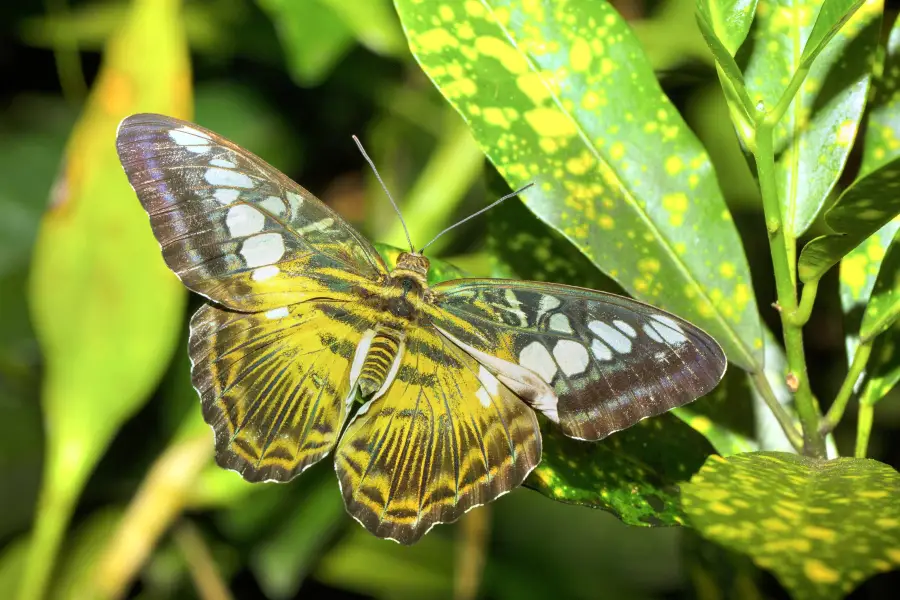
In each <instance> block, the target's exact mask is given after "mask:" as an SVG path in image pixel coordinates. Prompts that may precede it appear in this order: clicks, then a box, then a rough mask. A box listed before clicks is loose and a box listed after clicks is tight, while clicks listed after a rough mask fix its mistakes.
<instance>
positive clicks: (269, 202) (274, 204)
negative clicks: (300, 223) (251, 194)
mask: <svg viewBox="0 0 900 600" xmlns="http://www.w3.org/2000/svg"><path fill="white" fill-rule="evenodd" d="M259 205H260V206H261V207H262V208H263V209H265V210H266V211H268V212H270V213H272V214H273V215H275V216H276V217H280V216H282V215H283V214H284V200H282V199H281V198H279V197H278V196H268V197H266V199H265V200H263V201H262V202H260V203H259Z"/></svg>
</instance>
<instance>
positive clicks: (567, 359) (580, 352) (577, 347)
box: [553, 340, 590, 375]
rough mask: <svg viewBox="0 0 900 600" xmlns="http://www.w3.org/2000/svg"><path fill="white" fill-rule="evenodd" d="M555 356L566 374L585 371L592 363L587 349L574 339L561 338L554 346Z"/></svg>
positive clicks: (576, 373)
mask: <svg viewBox="0 0 900 600" xmlns="http://www.w3.org/2000/svg"><path fill="white" fill-rule="evenodd" d="M553 357H554V358H555V359H556V362H557V363H559V368H560V369H562V371H563V373H565V374H566V375H579V374H581V373H584V370H585V369H587V366H588V364H589V363H590V358H588V353H587V349H585V347H584V346H582V345H581V344H580V343H579V342H574V341H572V340H560V341H558V342H556V346H554V347H553Z"/></svg>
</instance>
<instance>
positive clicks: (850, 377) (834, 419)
mask: <svg viewBox="0 0 900 600" xmlns="http://www.w3.org/2000/svg"><path fill="white" fill-rule="evenodd" d="M870 354H872V340H869V341H867V342H862V343H860V344H859V346H857V347H856V354H854V355H853V363H852V364H851V365H850V370H849V371H847V376H846V377H845V378H844V383H842V384H841V389H840V390H838V393H837V396H835V398H834V402H832V404H831V408H829V409H828V414H827V415H825V418H824V419H822V424H821V425H820V427H819V431H820V432H822V433H823V434H826V433H831V432H832V431H833V430H834V428H835V427H837V425H838V423H840V422H841V417H843V416H844V410H846V408H847V403H848V402H849V401H850V396H852V395H853V387H854V386H855V385H856V382H857V381H858V380H859V376H860V375H862V372H863V369H865V368H866V363H868V362H869V355H870Z"/></svg>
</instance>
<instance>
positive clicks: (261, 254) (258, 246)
mask: <svg viewBox="0 0 900 600" xmlns="http://www.w3.org/2000/svg"><path fill="white" fill-rule="evenodd" d="M241 256H243V257H244V260H245V261H246V262H247V266H248V267H251V268H253V267H262V266H265V265H271V264H272V263H275V262H278V261H279V260H281V257H282V256H284V240H283V239H282V238H281V234H280V233H261V234H259V235H254V236H253V237H251V238H247V239H246V240H245V241H244V245H243V246H241Z"/></svg>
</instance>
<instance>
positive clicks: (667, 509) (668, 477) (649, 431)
mask: <svg viewBox="0 0 900 600" xmlns="http://www.w3.org/2000/svg"><path fill="white" fill-rule="evenodd" d="M542 434H543V438H544V453H543V456H542V458H541V464H539V465H538V466H537V467H536V468H535V470H534V471H533V472H532V473H531V475H529V477H528V479H526V480H525V485H526V486H527V487H530V488H532V489H535V490H537V491H539V492H541V493H542V494H544V495H545V496H547V497H549V498H552V499H554V500H558V501H560V502H567V503H569V504H580V505H583V506H589V507H591V508H600V509H603V510H606V511H608V512H611V513H612V514H614V515H616V516H617V517H619V518H620V519H622V520H623V521H624V522H625V523H628V524H629V525H643V526H645V527H646V526H653V525H681V524H683V523H684V518H683V513H682V510H681V502H680V499H679V491H678V482H680V481H685V480H687V479H690V477H691V475H693V474H694V473H695V472H697V470H698V469H699V468H700V466H701V465H702V464H703V461H704V460H705V459H706V457H707V456H709V455H710V454H711V453H712V452H713V449H712V447H711V446H710V445H709V442H707V441H706V440H705V439H704V438H703V436H701V435H700V434H699V433H697V432H696V431H694V430H693V429H691V428H690V427H689V426H688V425H686V424H685V423H683V422H681V421H680V420H678V419H677V418H675V417H674V416H672V415H670V414H663V415H660V416H658V417H654V418H652V419H645V420H643V421H641V422H639V423H638V424H637V425H635V426H634V427H631V428H629V429H626V430H624V431H620V432H618V433H616V434H614V435H611V436H610V437H608V438H606V439H604V440H602V441H599V442H581V441H577V440H573V439H571V438H567V437H565V436H564V435H563V434H562V433H561V432H560V431H559V430H558V429H557V428H555V427H554V426H553V425H552V424H549V425H547V426H546V427H542ZM649 440H653V443H649Z"/></svg>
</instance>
